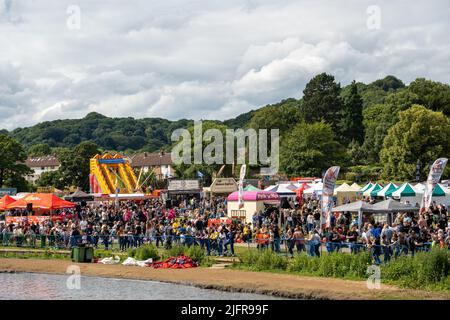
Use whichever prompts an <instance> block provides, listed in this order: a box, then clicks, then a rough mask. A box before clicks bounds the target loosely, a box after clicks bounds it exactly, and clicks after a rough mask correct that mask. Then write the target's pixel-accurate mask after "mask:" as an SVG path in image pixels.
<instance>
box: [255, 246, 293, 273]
mask: <svg viewBox="0 0 450 320" xmlns="http://www.w3.org/2000/svg"><path fill="white" fill-rule="evenodd" d="M287 265H288V261H287V259H286V258H284V257H281V256H280V255H279V254H277V253H274V252H273V251H271V250H265V251H264V252H263V253H261V254H260V255H259V257H258V260H257V261H256V264H255V268H256V269H257V270H275V269H276V270H286V268H287Z"/></svg>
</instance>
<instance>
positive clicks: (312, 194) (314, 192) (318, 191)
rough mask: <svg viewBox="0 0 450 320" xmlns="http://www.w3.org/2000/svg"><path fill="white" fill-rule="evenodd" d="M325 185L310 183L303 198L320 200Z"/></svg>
mask: <svg viewBox="0 0 450 320" xmlns="http://www.w3.org/2000/svg"><path fill="white" fill-rule="evenodd" d="M322 189H323V183H322V182H317V183H310V184H309V188H308V189H306V190H305V191H303V198H320V197H321V196H322Z"/></svg>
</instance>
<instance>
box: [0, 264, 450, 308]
mask: <svg viewBox="0 0 450 320" xmlns="http://www.w3.org/2000/svg"><path fill="white" fill-rule="evenodd" d="M70 265H78V266H79V267H80V270H81V274H82V275H85V276H98V277H112V278H123V279H139V280H152V281H160V282H168V283H177V284H184V285H191V286H196V287H200V288H205V289H217V290H223V291H230V292H248V293H258V294H268V295H274V296H279V297H284V298H294V299H327V300H328V299H450V295H449V294H447V293H441V292H429V291H422V290H408V289H401V288H398V287H395V286H391V285H385V284H382V285H381V289H373V290H370V289H368V288H367V285H366V282H365V281H353V280H342V279H334V278H318V277H306V276H298V275H292V274H278V273H270V272H253V271H245V270H233V269H212V268H192V269H152V268H141V267H126V266H122V265H102V264H81V263H78V264H77V263H73V262H71V261H66V260H41V259H15V258H1V259H0V272H35V273H51V274H65V273H66V270H67V267H68V266H70Z"/></svg>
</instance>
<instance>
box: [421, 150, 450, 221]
mask: <svg viewBox="0 0 450 320" xmlns="http://www.w3.org/2000/svg"><path fill="white" fill-rule="evenodd" d="M447 161H448V159H447V158H439V159H437V160H436V161H435V162H434V163H433V165H432V166H431V167H430V173H429V174H428V179H427V183H426V185H425V190H424V193H423V198H422V202H421V205H420V211H419V212H423V211H426V210H428V208H429V207H430V205H431V198H432V196H433V191H434V188H436V185H437V184H438V183H439V180H441V176H442V173H443V172H444V169H445V165H446V164H447Z"/></svg>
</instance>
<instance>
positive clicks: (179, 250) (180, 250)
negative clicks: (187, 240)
mask: <svg viewBox="0 0 450 320" xmlns="http://www.w3.org/2000/svg"><path fill="white" fill-rule="evenodd" d="M186 249H187V248H186V247H184V246H180V245H175V246H173V247H172V248H170V249H169V250H167V254H168V255H169V257H178V256H179V255H182V254H185V252H186Z"/></svg>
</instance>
